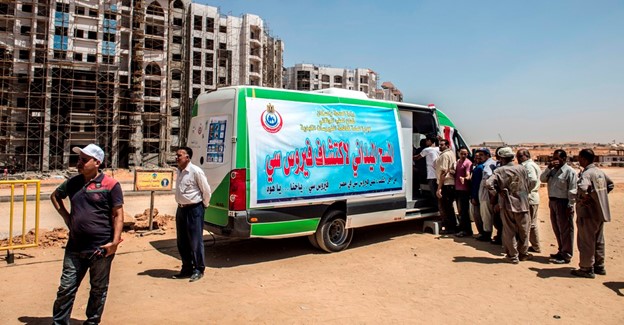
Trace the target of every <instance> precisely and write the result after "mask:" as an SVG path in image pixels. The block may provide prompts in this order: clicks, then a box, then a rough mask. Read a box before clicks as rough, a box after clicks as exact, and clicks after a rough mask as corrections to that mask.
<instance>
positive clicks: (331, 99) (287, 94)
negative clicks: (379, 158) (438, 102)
mask: <svg viewBox="0 0 624 325" xmlns="http://www.w3.org/2000/svg"><path fill="white" fill-rule="evenodd" d="M246 93H247V96H248V97H254V95H255V97H256V98H266V99H278V100H288V101H293V102H305V103H314V104H336V103H342V104H351V105H366V106H374V107H385V108H396V107H397V105H396V104H394V103H389V102H377V101H370V100H366V99H359V98H345V97H336V96H328V95H321V94H316V93H300V92H291V91H282V90H278V89H264V88H247V92H246Z"/></svg>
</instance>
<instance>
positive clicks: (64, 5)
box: [56, 2, 69, 14]
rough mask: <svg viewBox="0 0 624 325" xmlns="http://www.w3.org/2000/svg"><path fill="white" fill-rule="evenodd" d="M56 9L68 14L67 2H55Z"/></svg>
mask: <svg viewBox="0 0 624 325" xmlns="http://www.w3.org/2000/svg"><path fill="white" fill-rule="evenodd" d="M56 11H58V12H64V13H66V14H68V13H69V3H62V2H57V3H56Z"/></svg>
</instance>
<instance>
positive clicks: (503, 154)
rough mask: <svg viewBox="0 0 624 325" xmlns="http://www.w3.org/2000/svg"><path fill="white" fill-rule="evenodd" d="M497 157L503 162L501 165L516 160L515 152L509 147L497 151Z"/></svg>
mask: <svg viewBox="0 0 624 325" xmlns="http://www.w3.org/2000/svg"><path fill="white" fill-rule="evenodd" d="M496 157H497V159H499V160H500V161H501V164H508V163H510V162H512V161H513V159H514V152H513V150H511V148H509V147H501V148H500V149H498V150H496Z"/></svg>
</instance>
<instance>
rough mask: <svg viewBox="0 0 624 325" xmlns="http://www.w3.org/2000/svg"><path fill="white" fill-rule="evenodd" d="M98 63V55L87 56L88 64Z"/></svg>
mask: <svg viewBox="0 0 624 325" xmlns="http://www.w3.org/2000/svg"><path fill="white" fill-rule="evenodd" d="M96 61H97V55H95V54H87V62H96Z"/></svg>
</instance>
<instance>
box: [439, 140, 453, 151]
mask: <svg viewBox="0 0 624 325" xmlns="http://www.w3.org/2000/svg"><path fill="white" fill-rule="evenodd" d="M450 147H451V144H450V143H449V141H448V140H446V139H442V140H440V151H444V150H446V149H448V148H450Z"/></svg>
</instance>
